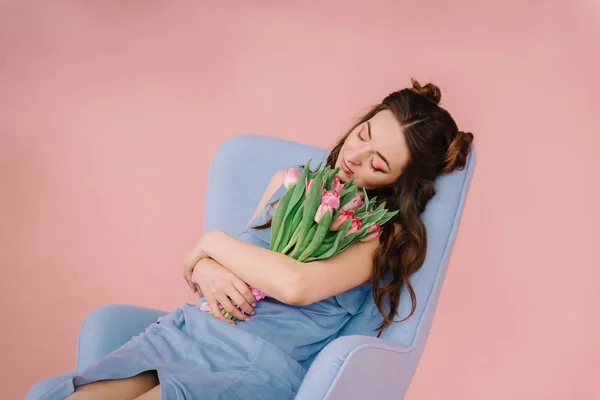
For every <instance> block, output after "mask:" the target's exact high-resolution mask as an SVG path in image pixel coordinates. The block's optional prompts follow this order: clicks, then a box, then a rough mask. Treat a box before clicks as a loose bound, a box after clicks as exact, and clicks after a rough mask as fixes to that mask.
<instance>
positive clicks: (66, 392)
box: [28, 80, 473, 400]
mask: <svg viewBox="0 0 600 400" xmlns="http://www.w3.org/2000/svg"><path fill="white" fill-rule="evenodd" d="M440 98H441V94H440V90H439V89H438V87H436V86H435V85H433V84H427V85H425V86H421V85H419V83H418V82H416V81H414V80H413V82H412V87H410V88H406V89H403V90H399V91H396V92H394V93H392V94H390V95H388V96H387V97H385V98H384V99H383V101H382V102H381V104H379V105H377V106H375V107H374V108H373V109H372V110H371V111H369V112H368V113H367V114H366V115H365V116H363V117H362V118H361V119H360V120H359V121H358V122H357V123H356V124H355V125H354V126H353V127H352V128H351V129H350V130H349V131H348V132H347V133H346V134H345V135H344V136H343V137H342V138H341V139H340V140H339V141H338V143H337V144H336V145H335V146H334V148H333V149H332V150H331V152H330V154H329V156H328V158H327V164H328V165H330V166H332V167H334V168H335V167H340V168H341V171H340V173H339V176H340V179H341V180H342V181H343V182H346V181H348V180H349V179H350V178H354V182H355V183H357V184H358V186H359V187H361V188H363V187H364V188H365V189H366V190H367V193H368V194H369V196H370V197H372V196H377V197H378V199H379V200H380V201H384V200H385V201H386V204H387V208H388V209H390V210H399V211H400V212H399V213H398V214H397V215H396V216H395V217H394V218H393V219H392V220H390V221H389V222H388V223H386V224H385V225H384V227H383V231H382V234H381V236H380V237H379V238H378V240H371V241H367V242H359V243H356V244H353V245H351V246H350V247H348V248H347V249H346V250H344V251H343V252H341V253H339V254H338V255H336V256H335V257H332V258H330V259H326V260H320V261H315V262H310V263H300V262H298V261H296V260H294V259H292V258H290V257H288V256H285V255H283V254H280V253H276V252H273V251H270V250H269V249H268V247H269V234H270V232H269V231H270V229H269V228H270V215H269V212H271V211H272V205H273V204H274V203H275V201H276V200H277V199H278V198H280V196H281V195H282V194H283V193H284V191H285V188H284V187H283V186H282V181H283V173H284V170H281V171H278V172H276V173H275V175H274V176H273V178H272V179H271V182H270V183H269V185H268V187H267V189H266V191H265V193H264V195H263V197H262V199H261V200H260V202H259V205H258V208H257V209H256V212H255V213H254V215H253V217H252V219H251V221H250V223H249V224H248V226H247V227H246V229H245V230H244V232H242V234H240V235H239V236H238V237H231V236H229V235H227V234H226V233H224V232H222V231H219V230H214V231H210V232H207V233H205V234H203V235H202V236H201V237H200V239H199V240H198V242H197V243H196V245H195V246H194V247H193V249H192V250H191V251H190V252H189V253H188V255H187V256H186V260H185V269H184V276H185V278H186V279H187V281H188V283H189V285H190V287H191V288H192V289H193V290H194V291H198V293H199V294H200V295H201V296H203V297H204V298H205V299H200V300H199V302H198V304H195V305H190V304H186V305H184V306H183V307H182V308H178V309H176V310H175V311H173V312H171V313H169V314H167V315H165V316H163V317H161V318H159V319H158V321H156V322H155V323H154V324H152V325H150V326H149V327H148V328H147V329H146V330H145V331H144V332H143V333H141V334H140V335H138V336H136V337H134V338H132V339H131V340H130V341H129V342H127V343H126V344H125V345H123V346H122V347H121V348H119V349H117V350H115V351H113V352H112V353H110V354H109V355H107V356H106V357H104V358H103V359H101V360H99V361H98V362H96V363H95V364H94V365H92V366H90V367H88V368H86V369H85V370H81V371H75V372H73V373H71V374H66V375H63V376H62V378H61V379H59V381H60V383H59V384H56V385H54V387H53V388H51V389H50V390H48V391H46V392H45V393H43V394H41V395H39V396H38V395H36V397H35V398H39V399H44V400H56V399H64V398H67V399H69V400H85V399H87V400H91V399H123V400H131V399H144V400H158V399H163V400H165V399H166V400H183V399H186V400H192V399H193V400H200V399H207V400H214V399H242V398H243V399H256V398H261V399H273V400H283V399H293V398H294V396H295V394H296V392H297V391H298V388H299V387H300V384H301V382H302V379H303V378H304V375H305V373H306V371H307V369H308V367H309V366H310V364H311V363H312V361H313V360H314V359H315V357H316V356H317V354H318V353H319V351H320V350H321V349H323V348H324V347H325V346H326V345H327V344H328V343H329V342H330V341H331V340H333V339H334V338H335V337H336V336H337V335H338V333H339V331H340V329H341V328H342V327H343V326H344V324H345V323H346V322H347V321H348V320H349V319H350V318H351V317H352V315H354V314H356V313H357V312H358V311H359V308H360V306H361V305H362V303H363V301H364V300H365V298H366V296H368V295H371V296H373V298H374V300H375V304H376V305H377V307H378V309H379V311H380V313H381V315H382V319H383V321H382V322H381V324H380V325H379V326H377V327H373V328H374V330H376V331H378V332H379V333H378V336H379V335H380V334H381V332H382V331H383V330H384V329H385V327H386V326H388V325H389V324H390V323H392V319H393V317H394V316H395V315H396V312H397V310H398V304H399V300H400V289H401V287H402V286H403V285H406V287H407V289H408V292H409V293H410V297H411V302H412V312H411V314H412V313H413V312H414V309H415V302H416V298H415V293H414V290H413V288H412V286H411V283H410V280H409V277H410V275H411V274H412V273H413V272H415V271H417V270H418V269H419V268H420V267H421V265H422V264H423V262H424V259H425V252H426V248H427V236H426V232H425V226H424V225H423V222H422V221H421V219H420V214H421V213H422V212H423V210H424V209H425V205H426V204H427V202H428V201H429V199H431V198H432V197H433V195H434V194H435V191H434V181H435V179H436V177H437V176H438V175H440V174H443V173H447V172H451V171H453V170H455V169H460V168H462V167H464V165H465V162H466V158H467V155H468V152H469V150H470V147H471V143H472V141H473V135H472V134H471V133H465V132H462V131H459V129H458V128H457V126H456V123H455V122H454V120H453V119H452V117H451V116H450V114H449V113H448V112H447V111H446V110H444V109H443V108H441V107H440V106H439V105H438V103H439V101H440ZM248 285H251V286H254V287H256V288H257V289H259V290H261V291H262V292H264V293H266V294H267V295H268V297H267V298H266V299H264V300H262V301H260V302H255V298H254V297H253V295H252V293H251V292H250V290H249V289H248ZM204 300H206V301H207V302H208V303H209V305H210V306H211V308H212V309H213V310H215V309H217V308H218V306H219V304H221V305H223V307H224V308H225V309H226V310H227V311H229V312H230V313H231V314H233V315H234V316H235V317H237V318H238V320H239V321H237V322H235V323H234V322H232V321H229V320H227V319H225V318H224V317H223V316H222V315H221V314H220V313H218V312H217V313H214V314H213V315H211V314H207V313H205V312H203V311H201V310H200V309H199V304H200V303H201V302H203V301H204ZM232 301H233V302H235V303H236V304H237V305H239V306H240V307H241V309H242V310H243V311H239V310H238V309H237V308H236V307H235V306H234V305H233V304H232ZM408 317H410V315H409V316H408ZM408 317H406V318H408ZM364 334H367V335H368V334H371V332H364ZM28 398H29V399H33V398H34V395H32V394H31V393H30V397H28Z"/></svg>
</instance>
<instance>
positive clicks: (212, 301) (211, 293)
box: [192, 258, 256, 325]
mask: <svg viewBox="0 0 600 400" xmlns="http://www.w3.org/2000/svg"><path fill="white" fill-rule="evenodd" d="M192 283H193V284H194V285H198V287H199V290H200V291H201V293H202V294H203V295H204V298H205V299H206V301H207V302H208V305H209V306H210V308H211V311H212V315H213V316H215V318H217V319H220V320H222V321H225V322H227V323H230V324H232V325H235V322H233V321H231V320H229V319H227V318H225V316H224V315H223V314H221V309H220V308H219V303H220V304H221V305H223V308H224V309H225V311H227V312H228V313H229V314H231V315H233V316H234V317H236V318H237V319H238V320H241V321H244V320H247V319H248V315H253V314H254V306H255V305H256V298H255V297H254V295H253V294H252V291H251V290H250V288H249V287H248V284H247V283H246V282H244V281H243V280H241V279H240V278H238V277H237V276H236V275H234V274H233V273H232V272H231V271H229V270H228V269H227V268H225V267H224V266H222V265H221V264H219V263H218V262H216V261H215V260H213V259H212V258H202V259H200V261H199V262H198V263H197V264H196V265H195V267H194V268H193V272H192ZM232 300H233V301H234V302H235V304H236V305H237V307H236V306H235V305H233V304H232ZM238 307H240V308H241V309H242V310H243V311H244V312H245V313H246V314H247V315H246V314H244V312H242V311H240V310H239V309H238Z"/></svg>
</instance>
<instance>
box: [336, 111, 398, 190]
mask: <svg viewBox="0 0 600 400" xmlns="http://www.w3.org/2000/svg"><path fill="white" fill-rule="evenodd" d="M408 159H409V152H408V147H407V146H406V141H405V139H404V132H403V130H402V128H401V127H400V124H399V123H398V121H397V120H396V118H394V115H393V114H392V112H391V111H389V110H382V111H380V112H378V113H377V114H375V116H374V117H373V118H371V119H370V120H368V121H366V122H364V123H363V124H360V125H359V126H357V127H356V128H355V129H354V130H353V131H352V132H350V135H348V137H347V138H346V141H345V142H344V144H343V145H342V148H341V150H340V154H339V156H338V159H337V161H336V163H335V167H336V168H337V167H340V168H341V170H340V172H339V176H340V180H341V181H342V182H347V181H348V180H349V179H350V178H354V183H356V184H357V185H358V186H359V187H360V188H365V189H367V190H369V189H376V188H380V187H384V186H387V185H390V184H392V183H393V182H394V181H395V180H396V179H397V178H398V177H399V176H400V174H401V173H402V169H403V168H404V166H405V165H406V163H407V162H408Z"/></svg>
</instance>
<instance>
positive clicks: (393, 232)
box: [253, 79, 473, 337]
mask: <svg viewBox="0 0 600 400" xmlns="http://www.w3.org/2000/svg"><path fill="white" fill-rule="evenodd" d="M411 81H412V87H410V88H406V89H402V90H399V91H396V92H393V93H391V94H389V95H388V96H386V97H385V98H384V99H383V100H382V101H381V103H380V104H377V105H375V106H373V107H371V109H370V110H369V111H368V112H367V113H366V114H365V115H364V116H363V117H362V118H360V119H359V120H358V121H357V122H356V123H355V124H354V125H353V126H352V127H351V128H350V129H348V131H347V132H346V133H345V134H344V136H342V137H341V138H340V139H339V141H338V142H337V143H336V145H335V146H334V147H333V149H332V150H331V152H330V153H329V155H328V157H327V161H326V163H327V165H329V166H330V167H332V168H335V163H336V161H337V158H338V155H339V153H340V150H341V148H342V145H343V144H344V142H345V141H346V138H347V137H348V135H350V133H351V132H352V131H353V130H354V129H355V128H356V127H357V126H359V125H360V124H363V123H365V122H366V121H367V120H369V119H371V118H372V117H373V116H375V114H377V113H378V112H380V111H382V110H390V111H391V112H392V113H393V115H394V116H395V118H396V119H397V120H398V122H399V123H400V125H401V127H402V129H403V131H404V136H405V138H406V144H407V146H408V149H409V152H410V155H409V160H408V162H407V163H406V165H405V166H404V169H403V170H402V173H401V175H400V176H399V177H398V179H396V181H395V182H394V183H392V184H391V185H389V186H386V187H382V188H377V189H371V190H367V194H368V196H369V197H373V196H377V200H378V202H379V203H380V202H382V201H385V202H386V208H388V209H389V210H399V211H400V212H399V213H398V214H397V215H396V216H395V217H394V218H393V219H391V220H390V221H389V222H388V223H386V224H384V226H383V231H382V233H381V236H379V246H378V248H377V249H376V250H375V252H374V253H373V273H372V278H371V283H372V284H373V300H374V302H375V304H376V305H377V308H378V310H379V312H380V313H381V315H382V316H383V319H384V320H383V322H382V323H381V324H380V325H379V326H378V327H377V328H376V330H377V331H378V334H377V337H380V336H381V334H382V333H383V331H384V329H385V328H386V327H387V326H388V325H390V324H391V323H392V322H402V321H405V320H407V319H408V318H410V317H411V316H412V315H413V314H414V312H415V309H416V307H417V298H416V295H415V290H414V288H413V286H412V284H411V282H410V275H411V274H413V273H414V272H415V271H417V270H419V268H421V266H422V265H423V262H424V261H425V254H426V252H427V232H426V229H425V225H424V224H423V221H422V220H421V218H420V215H421V213H422V212H423V211H424V210H425V206H426V205H427V202H429V200H430V199H431V198H432V197H433V196H434V195H435V188H434V183H435V179H436V178H437V176H438V175H440V174H444V173H449V172H452V171H454V170H457V169H462V168H464V166H465V164H466V160H467V156H468V154H469V151H470V149H471V144H472V142H473V134H472V133H470V132H462V131H460V130H459V129H458V127H457V125H456V123H455V122H454V119H453V118H452V117H451V116H450V113H448V111H446V110H445V109H443V108H442V107H440V106H439V102H440V100H441V97H442V94H441V91H440V89H439V88H438V87H437V86H436V85H434V84H432V83H428V84H426V85H425V86H421V85H420V84H419V82H417V81H416V80H414V79H411ZM275 203H276V201H275V202H274V203H272V204H271V206H273V205H274V204H275ZM270 226H271V220H268V221H266V222H265V223H264V224H261V225H257V226H255V227H253V228H254V229H265V228H268V227H270ZM403 285H406V288H407V290H408V293H409V295H410V299H411V303H412V307H411V311H410V313H409V314H408V315H407V316H406V317H405V318H403V319H401V320H399V321H394V320H393V317H394V316H395V315H396V314H397V312H398V306H399V304H400V293H401V289H402V287H403ZM386 304H387V305H388V307H387V308H386V307H385V305H386Z"/></svg>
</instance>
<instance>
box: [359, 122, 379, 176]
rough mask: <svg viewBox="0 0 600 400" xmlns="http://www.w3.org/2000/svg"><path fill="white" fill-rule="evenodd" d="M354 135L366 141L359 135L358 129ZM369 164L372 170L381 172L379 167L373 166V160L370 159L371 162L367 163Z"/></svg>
mask: <svg viewBox="0 0 600 400" xmlns="http://www.w3.org/2000/svg"><path fill="white" fill-rule="evenodd" d="M356 136H358V138H359V139H360V141H361V142H366V140H365V139H363V138H362V136H360V131H358V133H357V134H356ZM369 166H370V167H371V169H372V170H373V171H374V172H382V171H381V170H380V169H377V168H375V167H374V166H373V161H372V160H371V162H370V163H369Z"/></svg>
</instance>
